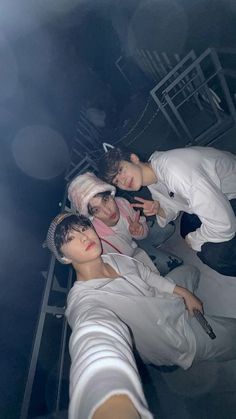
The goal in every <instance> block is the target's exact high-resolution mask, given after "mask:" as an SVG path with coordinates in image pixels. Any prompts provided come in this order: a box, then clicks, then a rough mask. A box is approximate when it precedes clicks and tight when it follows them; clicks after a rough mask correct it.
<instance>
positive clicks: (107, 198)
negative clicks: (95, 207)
mask: <svg viewBox="0 0 236 419" xmlns="http://www.w3.org/2000/svg"><path fill="white" fill-rule="evenodd" d="M110 196H111V195H107V196H104V197H103V198H102V200H103V202H107V201H109V199H110Z"/></svg>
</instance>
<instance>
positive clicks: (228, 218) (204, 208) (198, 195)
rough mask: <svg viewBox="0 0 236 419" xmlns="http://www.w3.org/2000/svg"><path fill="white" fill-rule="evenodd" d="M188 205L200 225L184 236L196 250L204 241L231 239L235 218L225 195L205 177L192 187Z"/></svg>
mask: <svg viewBox="0 0 236 419" xmlns="http://www.w3.org/2000/svg"><path fill="white" fill-rule="evenodd" d="M190 205H191V208H192V211H193V213H194V214H196V215H197V216H198V217H199V218H200V220H201V222H202V225H201V227H200V228H198V229H197V230H196V231H194V232H192V233H189V234H188V235H187V236H186V237H187V239H188V241H189V243H190V245H191V247H192V249H194V250H196V251H200V250H201V246H202V245H203V244H204V243H206V242H213V243H220V242H224V241H228V240H231V239H232V238H233V237H234V235H235V231H236V219H235V215H234V212H233V210H232V208H231V205H230V203H229V200H228V199H227V197H226V196H225V195H224V194H223V193H222V192H221V191H220V190H219V189H217V188H216V187H215V185H212V184H211V183H210V182H209V181H208V180H207V179H205V178H202V179H201V181H200V182H199V183H198V184H197V185H196V186H195V187H193V188H192V191H191V194H190Z"/></svg>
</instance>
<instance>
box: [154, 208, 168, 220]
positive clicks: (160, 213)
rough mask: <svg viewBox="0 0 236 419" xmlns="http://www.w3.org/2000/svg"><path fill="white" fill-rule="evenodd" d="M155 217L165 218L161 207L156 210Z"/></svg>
mask: <svg viewBox="0 0 236 419" xmlns="http://www.w3.org/2000/svg"><path fill="white" fill-rule="evenodd" d="M156 215H157V216H159V217H161V218H166V213H165V211H164V209H163V208H162V207H161V206H160V207H159V210H158V212H157V214H156Z"/></svg>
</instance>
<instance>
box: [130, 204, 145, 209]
mask: <svg viewBox="0 0 236 419" xmlns="http://www.w3.org/2000/svg"><path fill="white" fill-rule="evenodd" d="M144 205H145V204H131V207H132V208H144Z"/></svg>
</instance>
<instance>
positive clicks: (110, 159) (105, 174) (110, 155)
mask: <svg viewBox="0 0 236 419" xmlns="http://www.w3.org/2000/svg"><path fill="white" fill-rule="evenodd" d="M131 154H132V153H131V152H129V151H126V150H124V149H121V148H111V149H110V150H109V151H108V152H107V153H106V154H105V155H103V156H102V157H101V159H100V160H99V162H98V170H99V177H100V178H101V179H103V180H104V181H106V182H108V183H112V181H113V179H114V177H115V176H116V175H117V173H118V170H119V165H120V162H121V161H122V160H126V161H130V156H131Z"/></svg>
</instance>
